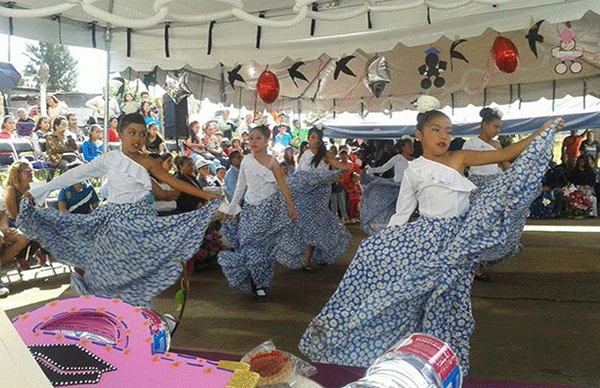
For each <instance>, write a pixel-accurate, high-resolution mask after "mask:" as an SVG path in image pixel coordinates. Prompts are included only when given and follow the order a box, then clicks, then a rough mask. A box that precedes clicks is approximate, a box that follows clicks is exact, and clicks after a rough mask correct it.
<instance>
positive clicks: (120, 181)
mask: <svg viewBox="0 0 600 388" xmlns="http://www.w3.org/2000/svg"><path fill="white" fill-rule="evenodd" d="M99 176H106V179H107V182H106V185H107V188H108V202H111V203H134V202H138V201H141V200H142V199H145V198H147V196H148V194H149V193H150V192H151V191H152V183H151V181H150V175H149V174H148V171H147V170H146V168H144V167H143V166H142V165H141V164H139V163H137V162H135V161H134V160H133V159H131V158H129V157H128V156H126V155H125V154H124V153H123V152H122V151H120V150H114V151H110V152H107V153H106V154H104V155H101V156H99V157H97V158H95V159H94V160H92V161H91V162H89V163H87V164H83V165H81V166H79V167H77V168H74V169H71V170H68V171H66V172H65V173H63V174H61V175H60V176H59V177H57V178H54V179H53V180H51V181H50V182H48V183H46V184H45V185H41V186H38V187H34V188H32V189H31V190H29V192H30V193H31V195H32V196H33V198H34V199H35V202H36V203H37V204H38V205H40V206H41V205H42V204H43V203H44V201H45V200H46V197H48V195H49V194H50V193H51V192H52V191H54V190H58V189H62V188H63V187H67V186H71V185H74V184H75V183H79V182H82V181H85V180H87V179H91V178H96V177H99Z"/></svg>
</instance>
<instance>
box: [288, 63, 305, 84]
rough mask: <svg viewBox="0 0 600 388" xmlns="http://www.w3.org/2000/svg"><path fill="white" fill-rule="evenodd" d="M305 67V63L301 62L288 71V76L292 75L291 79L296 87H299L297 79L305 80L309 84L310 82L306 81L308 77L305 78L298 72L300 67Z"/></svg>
mask: <svg viewBox="0 0 600 388" xmlns="http://www.w3.org/2000/svg"><path fill="white" fill-rule="evenodd" d="M302 65H304V62H302V61H300V62H296V63H294V64H293V65H292V67H290V68H289V69H287V71H288V74H289V75H290V78H291V79H292V82H293V83H294V85H296V87H298V83H297V82H296V78H298V79H301V80H304V81H306V82H308V80H307V79H306V77H305V76H304V74H302V73H300V71H298V68H299V67H300V66H302Z"/></svg>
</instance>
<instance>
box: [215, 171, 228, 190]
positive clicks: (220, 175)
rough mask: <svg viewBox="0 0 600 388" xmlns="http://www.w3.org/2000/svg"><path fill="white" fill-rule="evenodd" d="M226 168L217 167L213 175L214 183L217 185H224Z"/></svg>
mask: <svg viewBox="0 0 600 388" xmlns="http://www.w3.org/2000/svg"><path fill="white" fill-rule="evenodd" d="M226 172H227V169H226V168H225V167H223V166H219V167H217V174H216V175H215V179H214V182H215V185H216V186H218V187H225V173H226Z"/></svg>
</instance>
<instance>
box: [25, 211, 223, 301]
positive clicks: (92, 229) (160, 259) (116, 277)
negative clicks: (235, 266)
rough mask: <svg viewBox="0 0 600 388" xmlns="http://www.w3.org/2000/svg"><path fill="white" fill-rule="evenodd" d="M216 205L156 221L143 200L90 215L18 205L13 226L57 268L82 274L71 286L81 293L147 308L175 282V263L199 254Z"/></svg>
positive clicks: (157, 218) (177, 267)
mask: <svg viewBox="0 0 600 388" xmlns="http://www.w3.org/2000/svg"><path fill="white" fill-rule="evenodd" d="M219 204H220V202H219V201H213V202H210V203H209V204H208V205H206V206H204V207H203V208H201V209H198V210H196V211H193V212H189V213H183V214H177V215H172V216H165V217H158V215H157V213H156V211H155V210H154V209H153V207H152V205H151V204H150V203H148V202H147V201H140V202H137V203H129V204H114V203H110V204H106V205H104V206H101V207H100V208H98V209H97V210H95V211H93V212H92V213H90V214H85V215H83V214H71V213H62V212H60V211H58V210H56V209H42V208H37V207H35V206H34V205H33V204H31V203H30V202H28V201H26V200H23V201H21V209H20V212H19V217H18V219H17V224H18V225H19V228H20V229H21V230H22V231H23V232H24V233H25V234H26V235H27V236H28V237H29V238H30V239H32V240H36V241H38V242H39V243H40V245H41V246H42V247H43V248H45V249H47V250H48V251H49V252H50V253H52V255H53V256H54V257H56V259H57V260H58V261H60V262H62V263H65V264H68V265H71V266H74V267H79V268H82V269H84V271H85V273H84V275H83V277H81V276H80V275H77V274H74V278H73V279H72V283H73V284H74V285H75V287H76V290H77V291H78V292H79V293H80V294H91V295H98V296H105V297H110V298H119V299H122V300H124V301H126V302H129V303H131V304H134V305H139V306H143V307H150V306H151V304H152V299H153V298H154V297H155V296H156V295H158V294H160V293H161V292H162V291H163V290H165V289H166V288H167V287H169V286H171V285H172V284H173V283H175V282H176V281H177V279H178V277H179V275H180V274H181V271H182V268H181V265H180V261H186V260H188V259H190V258H191V257H192V256H193V254H194V253H196V252H197V251H198V249H200V245H201V244H202V241H203V236H204V232H205V231H206V228H207V227H208V225H209V224H210V222H211V221H212V220H213V218H214V216H215V213H216V209H217V207H218V206H219Z"/></svg>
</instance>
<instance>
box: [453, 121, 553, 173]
mask: <svg viewBox="0 0 600 388" xmlns="http://www.w3.org/2000/svg"><path fill="white" fill-rule="evenodd" d="M555 121H556V123H557V127H556V129H557V130H558V131H560V130H561V129H562V128H563V126H564V121H563V119H562V118H558V119H552V120H548V121H546V122H545V123H544V125H542V126H541V127H540V128H538V130H537V131H535V132H534V133H532V134H531V135H529V136H527V137H526V138H525V139H523V140H521V141H519V142H517V143H513V144H511V145H509V146H507V147H505V148H502V149H499V150H496V151H469V150H461V151H456V152H455V157H457V158H458V159H459V160H458V162H459V164H460V165H461V171H462V170H464V169H465V168H467V167H469V166H481V165H485V164H493V163H501V162H507V161H511V160H513V159H515V158H516V157H517V156H519V155H520V154H521V152H523V151H524V150H525V148H527V147H528V146H529V145H530V144H531V142H532V141H533V139H535V138H536V137H537V136H538V135H539V134H540V133H542V132H544V130H546V129H547V128H548V127H550V126H551V125H552V124H553V123H554V122H555Z"/></svg>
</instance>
